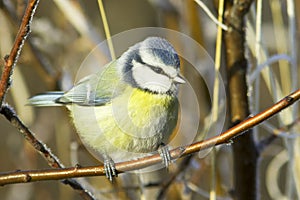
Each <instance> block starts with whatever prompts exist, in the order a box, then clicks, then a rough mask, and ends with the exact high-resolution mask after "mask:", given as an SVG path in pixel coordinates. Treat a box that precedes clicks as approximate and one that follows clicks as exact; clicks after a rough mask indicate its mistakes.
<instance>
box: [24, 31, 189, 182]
mask: <svg viewBox="0 0 300 200" xmlns="http://www.w3.org/2000/svg"><path fill="white" fill-rule="evenodd" d="M185 82H186V81H185V78H184V77H183V76H182V75H181V73H180V59H179V56H178V53H177V52H176V50H175V49H174V47H173V46H172V45H171V44H170V43H169V42H168V41H167V40H166V39H164V38H161V37H155V36H152V37H148V38H146V39H144V40H143V41H140V42H138V43H136V44H134V45H133V46H131V47H129V48H128V49H127V50H126V51H125V52H124V53H123V54H122V55H121V56H120V57H119V58H117V59H115V60H113V61H111V62H110V63H108V64H106V66H105V67H104V70H102V71H100V72H97V73H94V74H91V75H88V76H86V77H84V78H83V79H81V80H80V81H79V82H78V83H76V84H75V85H74V86H73V88H71V89H70V90H68V91H50V92H45V93H41V94H38V95H36V96H33V97H31V98H29V100H28V104H29V105H32V106H66V107H67V108H68V110H69V113H70V117H71V118H72V119H73V124H74V126H75V128H76V130H77V133H78V134H79V136H80V138H81V140H82V141H83V143H84V144H86V145H87V146H88V147H89V148H91V149H93V151H95V152H97V154H99V157H100V159H102V160H103V161H104V169H105V173H106V177H107V178H108V179H109V180H110V181H112V179H113V177H115V176H117V172H116V168H115V162H116V161H117V162H121V161H125V160H129V159H135V158H137V157H139V156H141V155H144V154H147V153H151V152H155V151H157V150H159V149H162V151H161V152H162V153H161V154H160V155H161V156H162V157H163V162H164V163H165V164H166V163H168V162H169V161H168V160H170V155H169V154H168V153H169V152H168V149H165V148H161V147H163V146H164V145H165V144H167V142H168V139H169V137H170V135H171V134H172V132H173V130H174V129H175V127H176V124H177V121H178V109H179V101H178V90H179V85H180V84H183V83H185ZM167 165H168V164H166V166H167Z"/></svg>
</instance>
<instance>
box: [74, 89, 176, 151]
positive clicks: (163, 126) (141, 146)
mask: <svg viewBox="0 0 300 200" xmlns="http://www.w3.org/2000/svg"><path fill="white" fill-rule="evenodd" d="M75 107H76V108H75V109H74V111H75V110H77V111H75V112H73V113H80V114H77V117H76V116H75V115H74V116H73V117H74V124H75V126H76V128H77V130H78V132H79V134H80V135H81V136H82V138H83V140H84V141H85V142H86V143H88V144H89V145H90V146H91V147H93V148H94V149H96V150H98V151H100V152H101V153H108V154H110V152H112V151H118V150H122V151H130V152H135V153H145V152H152V151H154V150H156V149H157V148H158V146H159V145H160V144H161V143H162V142H163V140H166V139H167V138H168V137H169V135H170V134H171V133H172V131H173V129H174V127H175V126H176V123H177V113H178V103H177V99H176V98H175V97H172V96H170V95H161V94H152V93H149V92H145V91H142V90H140V89H136V88H130V87H129V88H127V89H126V90H125V91H123V93H122V95H120V96H118V97H117V98H115V99H114V100H113V101H112V102H111V103H109V104H106V105H105V106H98V107H92V108H91V107H81V106H75ZM87 116H92V117H87ZM76 118H77V119H76ZM82 127H83V128H82ZM164 142H166V141H164Z"/></svg>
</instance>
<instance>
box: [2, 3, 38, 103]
mask: <svg viewBox="0 0 300 200" xmlns="http://www.w3.org/2000/svg"><path fill="white" fill-rule="evenodd" d="M38 3H39V0H30V1H29V2H28V5H27V8H26V10H25V14H24V16H23V19H22V23H21V25H20V28H19V31H18V34H17V36H16V39H15V42H14V45H13V47H12V49H11V51H10V54H9V55H8V56H7V57H5V66H4V69H3V72H2V75H1V80H0V106H1V105H2V104H3V100H4V98H5V94H6V92H7V90H8V89H9V87H10V83H11V80H10V79H11V75H12V72H13V69H14V67H15V65H16V63H17V61H18V58H19V55H20V53H21V50H22V47H23V45H24V42H25V40H26V38H27V36H28V35H29V33H30V24H31V21H32V18H33V16H34V13H35V10H36V8H37V6H38Z"/></svg>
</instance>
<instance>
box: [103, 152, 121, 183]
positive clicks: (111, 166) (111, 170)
mask: <svg viewBox="0 0 300 200" xmlns="http://www.w3.org/2000/svg"><path fill="white" fill-rule="evenodd" d="M104 170H105V174H106V178H108V180H110V181H112V180H113V177H117V176H118V173H117V170H116V167H115V162H114V161H113V160H112V159H111V158H110V157H107V158H105V159H104Z"/></svg>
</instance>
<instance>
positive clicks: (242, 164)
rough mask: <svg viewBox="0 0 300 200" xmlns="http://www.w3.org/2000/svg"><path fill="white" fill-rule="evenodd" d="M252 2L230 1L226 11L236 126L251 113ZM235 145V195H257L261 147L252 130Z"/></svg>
mask: <svg viewBox="0 0 300 200" xmlns="http://www.w3.org/2000/svg"><path fill="white" fill-rule="evenodd" d="M252 2H253V0H236V1H226V7H225V12H224V13H225V16H224V17H225V22H226V24H227V25H228V27H229V28H228V31H225V32H224V42H225V49H226V67H227V70H226V72H227V79H228V84H227V87H228V96H227V97H228V100H229V101H228V102H229V110H230V112H229V113H230V123H231V124H230V126H234V125H235V124H237V123H239V122H240V121H243V120H244V119H246V118H247V117H248V116H249V115H250V110H249V102H248V96H247V94H248V85H247V81H246V73H247V68H248V63H247V59H246V58H245V45H244V44H245V43H246V42H245V40H246V39H245V38H246V36H245V31H244V30H245V23H244V21H245V19H244V18H245V15H246V14H247V12H248V11H249V8H250V6H251V4H252ZM248 132H249V133H248ZM232 149H233V160H234V172H235V173H234V191H235V193H234V196H235V198H236V199H249V198H250V199H257V197H258V194H259V193H258V191H257V189H258V187H257V186H258V184H257V183H258V182H257V177H258V176H257V174H258V167H257V166H258V157H259V151H258V149H257V146H256V142H255V140H254V136H253V134H252V130H248V131H247V134H244V135H243V136H241V137H239V138H238V139H237V140H236V141H235V142H234V143H233V145H232ZM245 172H247V173H245Z"/></svg>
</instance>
